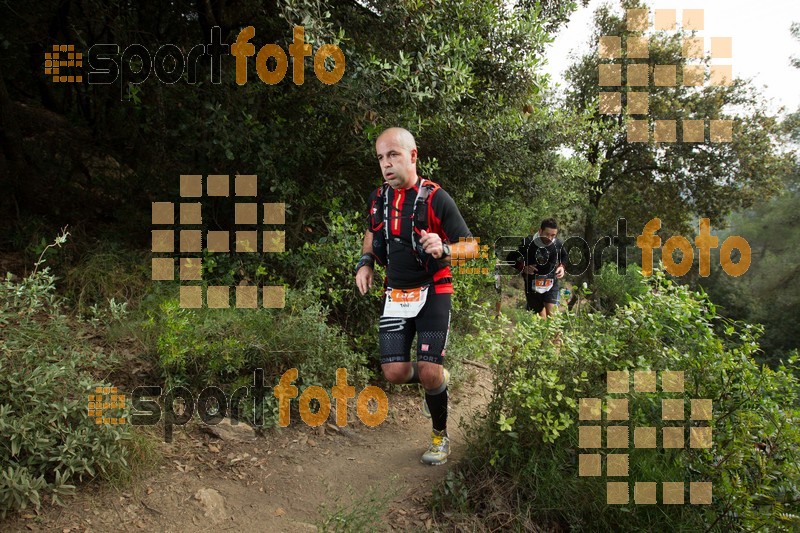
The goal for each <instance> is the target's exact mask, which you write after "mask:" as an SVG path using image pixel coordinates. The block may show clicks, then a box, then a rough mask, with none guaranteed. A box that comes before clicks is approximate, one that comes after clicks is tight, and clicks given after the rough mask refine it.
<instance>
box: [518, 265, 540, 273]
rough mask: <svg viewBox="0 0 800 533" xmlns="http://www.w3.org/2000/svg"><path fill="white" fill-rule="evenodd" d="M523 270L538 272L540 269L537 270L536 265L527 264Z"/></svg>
mask: <svg viewBox="0 0 800 533" xmlns="http://www.w3.org/2000/svg"><path fill="white" fill-rule="evenodd" d="M522 271H523V272H525V273H526V274H536V273H537V272H538V270H536V267H535V266H533V265H528V266H526V267H525V268H523V269H522Z"/></svg>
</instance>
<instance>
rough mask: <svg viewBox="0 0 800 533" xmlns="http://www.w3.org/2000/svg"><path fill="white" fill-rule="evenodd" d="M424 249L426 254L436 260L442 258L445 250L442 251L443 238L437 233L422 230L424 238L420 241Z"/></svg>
mask: <svg viewBox="0 0 800 533" xmlns="http://www.w3.org/2000/svg"><path fill="white" fill-rule="evenodd" d="M419 243H420V244H421V245H422V249H423V250H425V253H426V254H430V255H432V256H433V258H434V259H439V258H441V257H442V254H443V253H444V250H443V249H442V238H441V237H439V235H438V234H436V233H428V232H427V231H425V230H422V237H420V239H419Z"/></svg>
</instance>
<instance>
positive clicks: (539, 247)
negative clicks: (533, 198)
mask: <svg viewBox="0 0 800 533" xmlns="http://www.w3.org/2000/svg"><path fill="white" fill-rule="evenodd" d="M506 260H507V261H514V263H515V264H514V266H515V267H516V269H517V270H519V271H522V269H523V268H524V267H525V266H527V265H532V266H535V267H536V270H537V272H536V274H525V273H523V276H525V292H529V290H532V289H531V287H532V286H533V280H534V277H541V276H546V277H548V278H552V279H555V277H556V269H557V268H558V265H560V264H562V263H564V262H565V257H564V243H563V242H561V240H560V239H559V238H558V237H556V238H555V239H554V240H553V241H551V242H550V244H545V243H544V241H543V240H542V239H541V237H539V234H538V233H536V234H535V235H530V236H528V237H525V239H523V241H522V244H521V245H520V246H519V248H517V251H516V252H511V253H510V254H508V256H507V257H506ZM555 283H558V280H556V281H555ZM554 286H555V284H554Z"/></svg>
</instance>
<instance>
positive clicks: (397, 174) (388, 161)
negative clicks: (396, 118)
mask: <svg viewBox="0 0 800 533" xmlns="http://www.w3.org/2000/svg"><path fill="white" fill-rule="evenodd" d="M375 152H376V153H377V155H378V164H379V165H380V166H381V173H382V174H383V179H384V180H385V181H386V183H388V184H389V186H390V187H392V188H393V189H405V188H408V187H411V186H412V185H414V183H416V182H417V143H416V142H415V141H414V136H413V135H411V132H409V131H408V130H405V129H403V128H389V129H387V130H385V131H384V132H383V133H381V134H380V135H379V136H378V139H377V140H376V141H375Z"/></svg>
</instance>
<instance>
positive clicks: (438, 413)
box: [425, 387, 447, 431]
mask: <svg viewBox="0 0 800 533" xmlns="http://www.w3.org/2000/svg"><path fill="white" fill-rule="evenodd" d="M425 401H426V402H428V410H429V411H430V412H431V422H433V429H435V430H436V431H444V430H446V429H447V388H446V387H445V389H444V390H443V391H441V392H439V393H438V394H428V392H427V391H426V392H425Z"/></svg>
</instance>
